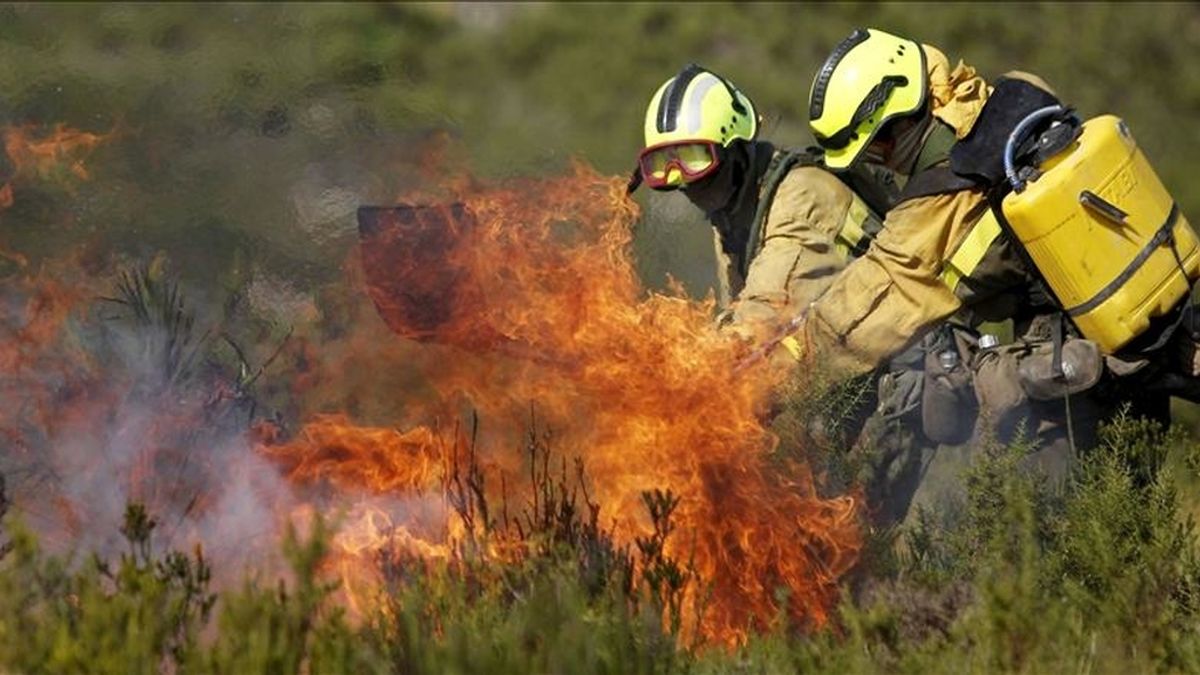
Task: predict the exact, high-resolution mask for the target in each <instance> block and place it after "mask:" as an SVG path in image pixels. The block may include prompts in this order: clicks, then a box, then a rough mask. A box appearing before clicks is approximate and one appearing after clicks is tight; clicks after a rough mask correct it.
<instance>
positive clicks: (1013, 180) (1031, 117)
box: [1004, 105, 1066, 192]
mask: <svg viewBox="0 0 1200 675" xmlns="http://www.w3.org/2000/svg"><path fill="white" fill-rule="evenodd" d="M1065 110H1066V109H1065V108H1064V107H1063V106H1061V105H1048V106H1046V107H1045V108H1038V109H1037V110H1034V111H1033V112H1031V113H1029V114H1028V115H1026V116H1025V118H1024V119H1022V120H1021V121H1020V122H1018V123H1017V126H1016V127H1014V128H1013V130H1012V133H1011V134H1009V135H1008V140H1007V141H1005V143H1004V175H1005V176H1007V177H1008V182H1009V184H1010V185H1012V188H1013V190H1015V191H1017V192H1020V191H1021V190H1022V189H1024V187H1025V186H1024V184H1023V183H1022V182H1021V179H1020V178H1018V177H1017V170H1016V167H1014V166H1013V152H1015V151H1016V148H1017V146H1018V145H1020V143H1021V141H1023V140H1025V132H1027V131H1028V130H1029V128H1030V127H1031V126H1033V125H1034V124H1035V123H1037V122H1039V121H1041V120H1042V119H1044V118H1046V117H1050V116H1053V115H1058V114H1060V113H1062V112H1064V111H1065Z"/></svg>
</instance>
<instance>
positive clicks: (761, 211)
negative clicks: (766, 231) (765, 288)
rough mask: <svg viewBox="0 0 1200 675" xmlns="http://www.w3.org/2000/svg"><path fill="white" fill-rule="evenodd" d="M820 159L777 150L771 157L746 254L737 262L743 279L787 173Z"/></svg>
mask: <svg viewBox="0 0 1200 675" xmlns="http://www.w3.org/2000/svg"><path fill="white" fill-rule="evenodd" d="M819 162H820V159H819V157H818V156H817V155H815V154H814V153H813V152H811V151H808V150H804V151H800V150H779V151H778V152H776V153H775V155H774V156H772V157H771V163H770V164H768V165H767V171H766V173H764V174H763V179H762V183H761V185H760V187H759V191H758V204H757V205H756V206H755V209H754V220H753V221H751V223H750V239H749V241H748V242H747V243H746V254H745V255H743V256H742V259H741V260H740V261H739V264H738V267H739V270H738V271H739V272H740V273H741V275H742V276H743V277H745V276H746V274H748V273H749V269H750V260H751V259H752V258H754V256H755V255H757V254H758V249H759V246H761V244H762V230H763V227H764V226H765V225H766V220H767V213H768V212H769V211H770V210H771V202H773V201H775V192H776V191H778V190H779V184H780V183H782V182H783V179H784V177H785V176H787V175H788V172H789V171H791V170H792V167H795V166H815V165H817V164H818V163H819Z"/></svg>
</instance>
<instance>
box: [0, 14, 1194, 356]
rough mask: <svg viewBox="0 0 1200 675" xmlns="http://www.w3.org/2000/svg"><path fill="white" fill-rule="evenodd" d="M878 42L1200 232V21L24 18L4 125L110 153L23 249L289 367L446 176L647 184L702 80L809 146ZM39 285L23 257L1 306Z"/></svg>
mask: <svg viewBox="0 0 1200 675" xmlns="http://www.w3.org/2000/svg"><path fill="white" fill-rule="evenodd" d="M858 26H875V27H880V28H883V29H886V30H890V31H893V32H898V33H902V34H907V35H910V36H912V37H913V38H915V39H918V40H920V41H924V42H928V43H931V44H934V45H937V46H939V47H940V48H941V49H942V50H943V51H945V52H946V53H947V55H948V56H950V58H951V59H952V60H957V59H959V58H962V59H965V60H967V61H968V62H969V63H972V64H974V65H975V66H977V67H978V68H979V69H980V71H981V72H982V73H983V74H984V75H985V76H988V77H995V76H996V75H998V74H1000V73H1002V72H1005V71H1007V70H1011V69H1023V70H1028V71H1031V72H1035V73H1038V74H1041V75H1042V76H1043V77H1045V78H1046V79H1047V80H1048V81H1049V82H1050V83H1051V84H1052V85H1054V86H1055V87H1056V88H1057V89H1058V91H1059V93H1060V94H1061V95H1062V96H1063V98H1064V99H1065V100H1067V101H1068V102H1070V103H1072V104H1074V105H1075V106H1077V107H1078V109H1080V110H1081V111H1082V112H1083V113H1084V114H1087V115H1091V114H1096V113H1101V112H1115V113H1118V114H1120V115H1122V116H1124V117H1125V118H1126V119H1127V120H1128V121H1129V123H1130V125H1131V127H1132V129H1133V131H1134V134H1135V135H1136V136H1137V137H1138V139H1139V140H1140V142H1141V143H1142V145H1143V146H1144V147H1145V149H1146V152H1147V154H1148V155H1149V157H1150V158H1151V160H1152V161H1153V162H1154V163H1155V165H1156V166H1157V167H1158V169H1159V170H1160V172H1161V174H1162V176H1163V178H1164V179H1165V181H1166V183H1167V184H1168V186H1169V187H1170V188H1171V189H1172V190H1173V191H1174V193H1175V196H1176V198H1177V199H1178V200H1179V202H1180V203H1181V204H1182V205H1183V207H1184V210H1185V212H1186V213H1189V214H1193V215H1192V218H1193V219H1195V218H1200V215H1197V214H1200V194H1197V193H1196V192H1195V191H1193V190H1192V189H1191V185H1192V178H1193V174H1194V173H1195V171H1196V170H1197V168H1198V167H1200V162H1198V161H1197V160H1196V159H1195V158H1196V157H1197V153H1198V152H1200V122H1198V121H1197V119H1196V116H1197V115H1196V114H1197V112H1198V111H1200V69H1198V68H1197V67H1196V66H1195V55H1196V54H1197V53H1198V52H1200V6H1197V5H1195V4H1183V3H1167V4H1150V3H1136V4H1116V3H1094V4H1087V3H1056V4H1017V3H995V4H984V3H954V4H917V3H896V4H811V3H810V4H793V3H781V4H775V3H763V4H747V3H741V4H708V3H706V4H678V3H670V4H667V3H663V4H656V3H639V4H630V3H621V4H602V3H571V4H516V3H500V4H483V3H474V2H452V3H429V4H416V3H413V4H410V3H403V4H262V5H253V4H224V5H222V4H194V5H185V4H157V5H155V4H113V5H104V4H70V5H65V4H64V5H57V4H33V5H25V4H21V5H0V126H6V125H22V124H36V125H39V126H38V127H36V128H37V129H41V130H42V132H44V131H45V130H48V129H49V128H51V127H52V125H54V124H56V123H65V124H67V125H70V126H71V127H75V128H78V129H82V130H85V131H90V132H97V133H111V134H112V136H111V138H110V139H109V140H108V141H107V142H105V143H104V144H102V145H101V146H99V148H98V149H97V150H96V151H95V152H94V153H93V154H92V155H91V156H89V157H88V158H87V159H86V166H87V168H88V171H89V173H90V179H88V180H80V179H78V178H77V177H75V176H73V175H70V173H69V172H67V171H61V172H59V174H61V175H59V174H52V175H43V176H20V175H18V177H17V178H16V179H15V181H14V184H13V185H14V194H15V199H14V203H13V205H12V206H11V208H8V209H6V210H0V251H3V250H10V251H17V252H20V253H22V254H24V255H25V256H27V257H28V258H29V259H30V261H31V262H32V265H31V268H34V269H36V267H37V265H38V261H40V260H43V259H46V258H59V257H62V256H64V255H65V254H67V253H73V254H77V256H78V257H77V258H76V259H77V260H78V261H79V262H80V263H81V264H83V265H90V266H94V267H95V270H96V271H97V272H103V271H105V270H111V269H112V265H111V263H112V261H113V260H116V261H118V262H121V261H137V260H143V261H144V260H148V259H151V258H152V257H154V256H156V255H160V254H162V255H163V256H164V257H165V259H166V260H168V261H169V262H170V266H171V269H172V270H173V271H174V272H175V273H176V274H178V275H179V276H180V277H182V280H183V282H184V284H185V288H187V289H188V290H189V292H190V295H191V297H192V298H193V300H196V299H199V302H200V304H207V305H211V306H215V307H224V308H225V309H224V310H218V311H225V313H226V314H228V313H229V308H230V307H231V306H235V305H236V306H237V307H240V308H241V309H243V310H246V311H245V314H248V315H251V316H253V317H254V319H255V320H256V321H258V322H259V323H260V324H261V325H265V326H266V328H261V329H259V330H258V333H257V334H255V335H252V336H250V337H249V338H248V342H250V343H251V344H265V345H266V346H265V347H264V348H263V349H265V350H267V351H268V352H269V350H270V349H271V344H272V341H275V342H277V341H278V340H279V339H280V336H281V335H283V334H284V333H285V332H286V331H288V330H289V329H293V328H294V329H296V330H297V332H298V333H299V334H303V333H304V331H305V325H308V326H310V327H311V326H313V325H318V324H320V323H322V322H324V323H325V324H338V323H341V324H344V317H345V316H347V315H346V314H345V313H344V308H339V307H337V306H335V305H336V303H334V302H333V301H331V300H330V299H329V296H328V294H324V293H322V292H321V289H322V288H323V287H328V286H330V285H336V284H339V283H341V282H342V281H343V280H344V279H345V275H346V268H345V262H346V261H347V260H348V259H350V258H351V256H352V254H353V251H354V244H355V225H354V219H353V213H354V209H355V208H356V207H357V206H358V205H360V204H363V203H391V202H395V201H396V200H397V199H400V198H402V197H403V196H404V195H406V194H411V193H412V191H413V190H414V189H417V188H420V187H421V186H422V175H423V174H422V166H423V165H427V164H428V163H429V162H430V161H431V157H434V156H435V155H436V154H437V153H439V152H440V153H441V154H442V155H443V157H444V158H443V159H442V165H443V166H444V167H448V168H450V169H463V170H469V171H472V172H475V173H477V174H479V175H481V176H484V177H504V176H512V175H529V174H534V175H536V174H546V173H553V172H561V171H563V170H564V169H565V168H566V166H567V164H568V162H569V161H570V159H571V158H572V157H578V158H581V159H583V160H585V161H587V162H589V163H591V164H593V165H594V166H596V167H597V168H598V169H599V170H600V171H602V172H606V173H611V174H621V175H624V174H627V173H628V171H629V170H630V169H631V168H632V165H633V161H634V156H635V154H636V152H637V151H638V149H639V147H640V142H641V133H642V120H643V115H644V112H645V106H646V104H647V102H648V100H649V98H650V96H651V94H652V93H653V91H654V90H655V89H656V88H657V87H658V86H659V85H660V84H661V83H662V82H663V81H664V80H665V79H667V78H668V77H671V76H672V75H673V74H674V73H675V72H677V71H678V69H679V68H680V67H681V66H683V65H684V64H686V63H687V62H689V61H695V62H698V63H701V64H703V65H705V66H707V67H709V68H712V69H714V70H716V71H718V72H720V73H722V74H724V75H725V76H727V77H728V78H730V79H731V80H733V81H734V82H736V83H737V84H738V86H739V87H740V88H741V89H743V90H744V91H746V92H747V93H749V95H750V96H751V97H752V98H753V99H754V100H755V102H756V104H757V106H758V107H759V109H760V111H761V112H762V113H763V114H764V115H765V116H766V119H767V122H766V124H765V125H764V132H763V135H764V136H765V137H767V138H770V139H772V140H775V141H777V142H780V143H783V144H789V145H807V144H808V143H810V138H809V136H808V132H807V129H806V125H805V122H804V114H803V108H804V102H805V100H806V97H807V93H808V88H809V83H810V81H811V78H812V75H813V72H814V71H815V69H816V68H817V67H818V65H819V64H820V62H821V61H822V60H823V59H824V57H825V56H826V54H827V53H828V52H829V50H830V49H832V47H833V46H834V45H835V44H836V43H837V42H838V41H839V40H840V39H841V38H842V37H844V36H845V35H847V34H848V33H849V32H850V31H851V30H852V29H853V28H855V27H858ZM11 170H12V167H11V166H5V165H4V160H3V159H2V158H0V178H3V177H4V175H5V174H6V173H7V172H11ZM638 199H639V200H640V201H641V203H642V204H643V206H644V207H645V211H644V217H643V219H642V222H640V223H639V224H638V230H637V233H636V237H635V251H634V252H635V255H636V257H637V261H638V265H639V269H640V270H641V272H642V275H643V278H644V279H645V281H646V284H647V286H648V287H650V288H661V287H662V286H663V285H664V284H665V282H666V279H667V275H668V274H670V275H673V276H674V277H675V278H677V279H679V280H680V281H681V282H683V284H684V287H685V288H686V289H687V290H688V291H689V292H691V293H693V294H695V295H697V296H701V295H703V294H705V293H707V292H708V290H709V289H710V287H711V284H712V281H713V273H712V258H711V255H712V254H711V249H710V246H711V244H710V241H711V240H710V234H709V228H708V226H707V224H706V223H704V221H703V220H702V218H701V216H700V214H699V213H698V212H697V211H695V210H694V209H692V208H691V207H690V205H689V204H688V203H687V202H686V201H685V200H684V199H683V198H682V197H681V196H679V195H654V194H651V193H649V191H642V192H641V193H639V196H638ZM114 256H115V257H114ZM18 272H19V268H18V266H17V263H15V262H14V261H12V260H8V259H5V258H4V257H2V256H0V283H2V280H3V279H4V278H5V277H6V276H10V275H13V274H16V273H18ZM343 285H344V284H343ZM231 298H233V299H235V300H237V302H232V301H231V300H230V299H231ZM343 304H344V301H343ZM339 312H342V314H339ZM338 317H341V318H338ZM326 330H340V328H336V327H335V328H328V326H327V328H326ZM261 358H265V356H260V359H261Z"/></svg>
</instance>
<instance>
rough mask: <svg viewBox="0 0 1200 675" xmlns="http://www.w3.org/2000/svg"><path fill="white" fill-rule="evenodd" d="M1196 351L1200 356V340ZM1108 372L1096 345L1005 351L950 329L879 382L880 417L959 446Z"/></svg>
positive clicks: (1034, 344)
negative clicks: (980, 430)
mask: <svg viewBox="0 0 1200 675" xmlns="http://www.w3.org/2000/svg"><path fill="white" fill-rule="evenodd" d="M1056 345H1057V346H1056ZM1196 345H1197V350H1196V354H1197V355H1198V356H1200V340H1197V342H1196ZM1197 368H1198V371H1200V358H1198V359H1197ZM1060 369H1061V372H1059V371H1060ZM1105 372H1106V362H1105V357H1104V355H1103V354H1101V352H1100V349H1099V346H1098V345H1097V344H1096V343H1095V342H1092V341H1091V340H1086V339H1083V338H1078V337H1065V338H1063V339H1061V341H1059V340H1055V339H1050V338H1042V337H1026V338H1022V339H1018V340H1016V341H1014V342H1011V343H1008V344H1003V345H1001V344H998V343H997V342H996V338H995V336H992V335H980V334H979V333H978V332H976V331H974V330H972V329H970V328H967V327H965V326H961V325H957V324H945V325H943V326H940V327H939V328H937V329H936V330H934V331H933V332H931V333H930V334H929V335H928V336H926V337H925V338H924V339H923V340H921V342H920V343H918V344H917V345H915V346H914V347H913V348H911V349H910V350H908V351H907V352H905V353H904V354H902V355H901V356H900V357H897V359H894V360H893V361H892V362H891V364H889V368H888V369H887V372H885V373H884V374H883V376H882V377H881V378H880V381H879V413H880V414H881V415H882V416H883V417H884V418H885V419H889V420H894V421H897V422H899V423H902V424H907V425H910V426H911V427H913V428H919V429H920V430H921V431H922V432H923V433H924V435H925V436H926V437H927V438H928V439H929V440H930V441H932V442H934V443H938V444H944V445H959V444H961V443H965V442H967V441H968V440H970V439H971V437H972V435H973V434H974V432H975V428H976V425H977V422H978V420H979V418H980V416H981V415H982V416H985V417H986V418H987V422H988V423H989V424H994V425H1003V426H1006V427H1007V426H1011V424H1012V423H1013V422H1015V421H1016V420H1018V419H1020V417H1022V416H1024V415H1025V413H1026V412H1027V411H1028V408H1029V404H1030V402H1031V401H1054V400H1061V399H1063V398H1066V397H1070V396H1076V395H1081V394H1085V393H1088V392H1090V391H1091V390H1093V389H1094V388H1095V387H1096V386H1097V385H1098V384H1099V383H1100V381H1101V378H1102V376H1103V375H1104V374H1105ZM1193 381H1194V382H1197V383H1200V380H1193ZM1198 392H1200V388H1198Z"/></svg>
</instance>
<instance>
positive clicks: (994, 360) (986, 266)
mask: <svg viewBox="0 0 1200 675" xmlns="http://www.w3.org/2000/svg"><path fill="white" fill-rule="evenodd" d="M1056 101H1057V99H1055V97H1054V95H1053V93H1052V92H1051V91H1050V88H1049V87H1048V86H1047V85H1046V84H1045V82H1043V81H1041V80H1040V79H1039V78H1037V77H1035V76H1032V75H1028V74H1024V73H1010V74H1009V75H1007V76H1005V77H1003V78H1001V79H999V80H997V82H996V83H995V86H993V85H990V84H989V83H988V82H986V81H985V80H984V79H983V78H982V77H980V76H979V75H978V74H977V73H976V71H975V69H974V68H972V67H970V66H968V65H965V64H963V63H961V62H960V63H958V64H957V65H954V66H952V65H951V62H950V61H949V60H948V59H947V58H946V56H945V55H944V54H943V53H942V52H941V51H939V50H937V49H936V48H933V47H931V46H929V45H921V44H918V43H916V42H914V41H912V40H909V39H906V38H902V37H897V36H895V35H890V34H888V33H885V32H883V31H879V30H874V29H871V30H862V29H860V30H856V31H854V32H853V34H851V35H850V36H849V37H847V38H846V39H845V40H843V41H842V42H841V43H840V44H839V45H838V46H837V47H836V48H835V49H834V50H833V52H832V53H831V54H830V56H829V57H828V59H827V60H826V61H825V63H824V65H823V66H822V67H821V69H820V71H819V72H818V74H817V76H816V78H815V79H814V81H813V84H812V89H811V93H810V97H809V111H808V112H809V117H810V125H811V128H812V131H813V133H814V135H815V137H816V138H817V141H818V142H819V143H820V145H821V146H822V147H823V148H824V151H825V152H824V162H825V164H826V165H827V166H828V167H829V168H831V169H833V170H846V169H849V168H851V167H856V166H860V165H863V164H878V165H882V166H886V167H888V168H890V169H892V170H894V171H896V172H897V173H898V174H899V175H901V176H903V177H904V178H905V184H904V189H903V191H902V193H901V195H900V198H899V202H898V203H897V204H896V206H895V207H894V208H893V209H892V210H890V211H889V212H888V214H887V217H886V219H885V222H884V227H883V229H882V230H881V231H880V233H879V234H878V235H877V236H876V237H875V238H874V240H873V241H872V242H871V245H870V247H869V248H868V250H867V251H866V252H865V253H864V254H863V255H862V256H861V257H860V258H858V259H856V260H855V261H853V262H852V263H850V264H849V265H848V266H847V267H846V269H845V270H844V271H843V272H842V273H841V274H840V275H839V276H838V277H837V279H836V280H835V281H834V282H833V283H832V284H830V286H829V288H828V290H827V291H826V292H825V293H824V294H823V295H822V296H821V297H820V298H818V299H817V300H816V301H815V302H813V303H812V304H811V305H810V306H809V307H807V308H806V309H805V310H803V311H802V314H801V315H800V316H799V317H798V318H797V320H796V321H795V322H794V325H795V326H796V327H797V330H796V331H795V332H794V333H793V334H792V335H790V336H789V337H787V338H785V339H784V340H783V343H782V346H783V347H785V348H786V349H787V351H788V352H790V353H791V354H792V355H793V356H794V357H796V358H798V359H801V360H810V359H813V358H822V359H833V360H836V361H837V362H838V363H840V364H842V365H843V366H844V367H845V368H847V369H848V370H850V371H851V372H854V371H866V370H869V369H871V368H874V367H876V366H877V365H878V364H880V363H882V362H883V361H885V360H886V359H888V358H889V357H890V356H891V355H893V354H896V353H899V352H901V351H902V350H904V349H905V348H906V347H908V346H909V345H912V344H913V343H914V341H917V340H919V339H921V338H922V336H925V335H927V334H929V333H930V331H932V330H933V329H934V328H935V327H936V326H939V325H940V324H941V323H942V322H944V321H946V320H951V322H952V323H953V324H954V325H957V326H960V327H961V328H960V329H958V330H955V331H952V336H951V339H948V340H946V341H944V343H943V344H942V345H940V346H939V347H937V348H935V349H933V350H931V351H930V352H929V353H928V354H927V361H926V362H927V364H929V365H930V368H929V369H928V370H927V375H928V377H927V381H926V385H927V386H926V392H930V391H932V392H933V393H934V394H935V395H939V394H940V395H941V399H940V401H936V400H935V401H930V400H929V397H926V403H927V404H928V405H926V406H925V409H924V410H923V411H922V414H923V418H924V419H925V420H926V422H927V423H929V424H931V425H932V426H935V427H936V426H938V425H939V424H940V425H949V426H953V425H954V424H955V422H956V420H962V419H963V418H965V417H967V416H968V413H969V414H971V415H973V414H974V410H975V409H976V408H975V406H976V405H977V406H978V417H979V420H980V422H981V423H982V424H981V429H985V430H986V432H987V433H988V434H990V435H994V436H997V437H998V438H999V440H1001V441H1006V442H1007V441H1011V440H1012V439H1013V438H1014V437H1015V436H1016V434H1017V433H1019V432H1021V431H1024V432H1026V434H1027V435H1030V436H1032V437H1033V440H1034V441H1035V446H1034V450H1033V451H1031V453H1030V455H1029V456H1028V457H1027V460H1026V461H1027V464H1028V466H1030V467H1033V468H1036V469H1037V470H1040V471H1042V472H1044V473H1046V474H1047V475H1049V476H1050V477H1051V478H1052V479H1060V478H1062V477H1063V476H1065V473H1066V470H1067V469H1068V468H1069V465H1070V460H1071V457H1072V452H1073V451H1074V450H1082V449H1084V448H1086V447H1087V446H1090V445H1092V444H1094V443H1095V440H1096V438H1095V437H1096V430H1097V425H1098V422H1099V420H1100V419H1102V418H1104V417H1106V416H1108V415H1110V414H1112V412H1113V411H1114V410H1115V409H1116V408H1117V407H1118V406H1121V405H1123V404H1130V405H1132V407H1133V409H1134V410H1133V412H1134V413H1135V414H1139V415H1145V416H1149V417H1152V418H1155V419H1158V420H1165V419H1166V416H1167V404H1168V396H1167V395H1166V394H1165V393H1164V392H1162V391H1152V390H1150V389H1141V390H1139V392H1138V393H1139V396H1137V397H1136V398H1133V397H1131V396H1130V394H1129V390H1128V386H1129V382H1130V380H1128V379H1124V380H1123V379H1122V378H1130V377H1134V376H1135V375H1137V374H1138V373H1142V374H1145V373H1149V372H1152V371H1153V367H1152V365H1150V364H1151V363H1152V361H1153V359H1151V358H1147V355H1146V353H1144V352H1138V353H1125V354H1121V353H1112V354H1107V353H1102V352H1101V350H1100V349H1099V348H1098V346H1097V344H1096V343H1095V342H1093V341H1091V340H1088V339H1085V336H1083V335H1082V334H1081V333H1080V331H1079V330H1078V329H1077V327H1076V326H1075V325H1073V323H1072V321H1071V320H1070V317H1069V316H1068V315H1067V312H1066V311H1064V309H1063V308H1062V307H1061V306H1060V303H1059V301H1058V300H1057V298H1056V296H1055V294H1054V292H1052V289H1051V288H1050V286H1049V284H1048V282H1047V279H1046V278H1045V277H1044V276H1043V275H1042V274H1040V273H1039V270H1038V269H1037V268H1036V267H1034V266H1033V265H1032V264H1031V262H1030V259H1029V257H1028V256H1027V255H1026V251H1025V249H1024V248H1023V247H1022V246H1021V245H1020V243H1019V241H1016V240H1014V236H1013V234H1012V233H1011V232H1010V230H1009V229H1007V228H1006V227H1004V226H1003V225H1002V224H1001V221H1000V220H998V218H997V215H996V210H995V209H994V208H993V206H994V205H995V203H996V201H997V200H998V199H999V198H1001V197H1002V196H1003V192H1004V190H1003V187H1004V185H1003V177H1004V171H1003V169H1002V167H1000V168H999V169H998V167H999V165H1000V164H1001V158H1002V155H1004V154H1005V153H1004V152H1003V150H1004V145H1005V141H1006V140H1007V139H1008V138H1010V137H1011V136H1013V135H1014V134H1013V132H1014V131H1016V129H1015V128H1014V126H1015V123H1016V122H1017V121H1020V120H1023V119H1024V118H1025V117H1026V116H1027V113H1028V112H1030V111H1032V110H1040V109H1041V108H1044V107H1049V106H1051V105H1052V104H1054V103H1056ZM997 173H998V174H999V176H997ZM1164 255H1169V254H1164ZM1001 321H1008V322H1011V327H1012V331H1013V336H1014V338H1015V339H1014V340H1013V341H1012V342H1009V343H1006V344H998V342H999V341H998V339H997V338H995V337H994V336H992V335H984V336H980V335H979V334H978V333H977V332H975V331H974V330H973V329H975V328H978V327H979V326H980V324H981V323H983V322H1001ZM1168 323H1170V322H1168ZM1161 337H1162V336H1161V335H1160V336H1159V338H1161ZM1144 339H1145V340H1147V341H1149V342H1157V343H1161V342H1163V340H1162V339H1158V338H1156V339H1153V340H1150V339H1149V337H1148V336H1147V337H1146V338H1144ZM938 378H941V381H940V382H932V383H933V384H934V385H935V386H929V385H930V384H931V380H938ZM964 389H965V391H964ZM935 398H937V396H935Z"/></svg>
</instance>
